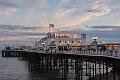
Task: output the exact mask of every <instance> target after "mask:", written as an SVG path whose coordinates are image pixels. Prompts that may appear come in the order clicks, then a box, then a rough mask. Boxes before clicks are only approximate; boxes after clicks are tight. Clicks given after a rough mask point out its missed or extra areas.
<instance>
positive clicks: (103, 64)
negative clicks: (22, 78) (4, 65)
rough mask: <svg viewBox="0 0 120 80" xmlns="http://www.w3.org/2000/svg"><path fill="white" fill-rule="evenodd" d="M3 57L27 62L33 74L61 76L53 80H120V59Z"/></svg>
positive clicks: (21, 53)
mask: <svg viewBox="0 0 120 80" xmlns="http://www.w3.org/2000/svg"><path fill="white" fill-rule="evenodd" d="M2 57H20V58H22V59H24V60H26V61H27V62H28V68H29V71H30V72H31V73H34V72H40V73H44V72H47V73H51V74H49V76H52V75H56V74H58V75H59V76H61V77H57V76H56V77H54V78H53V80H54V79H55V80H67V79H68V78H70V79H72V80H73V79H75V80H120V59H116V58H112V57H104V56H89V55H75V54H61V53H57V54H54V53H51V54H47V53H37V52H26V51H2ZM52 73H55V74H52Z"/></svg>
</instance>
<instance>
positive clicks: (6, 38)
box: [0, 36, 45, 41]
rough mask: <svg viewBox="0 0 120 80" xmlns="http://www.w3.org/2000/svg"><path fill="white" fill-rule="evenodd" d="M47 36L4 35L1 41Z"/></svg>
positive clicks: (0, 38)
mask: <svg viewBox="0 0 120 80" xmlns="http://www.w3.org/2000/svg"><path fill="white" fill-rule="evenodd" d="M43 37H45V36H2V37H0V41H5V40H24V39H28V38H40V39H41V38H43Z"/></svg>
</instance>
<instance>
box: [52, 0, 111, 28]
mask: <svg viewBox="0 0 120 80" xmlns="http://www.w3.org/2000/svg"><path fill="white" fill-rule="evenodd" d="M78 10H80V8H78V7H73V8H72V7H71V8H67V9H65V7H61V9H59V10H58V11H57V12H56V13H55V14H54V18H56V19H57V20H58V24H59V25H61V26H67V27H68V26H69V27H71V28H74V27H76V26H79V25H80V24H82V23H84V22H86V21H88V20H92V19H93V18H94V17H100V16H103V15H106V14H109V13H110V12H111V11H112V9H111V8H110V7H109V6H107V4H105V2H104V1H98V2H91V3H88V9H87V10H86V9H83V10H86V11H85V12H84V13H82V14H81V13H77V12H78ZM74 15H77V16H76V17H71V16H74ZM59 19H61V20H63V21H60V20H59Z"/></svg>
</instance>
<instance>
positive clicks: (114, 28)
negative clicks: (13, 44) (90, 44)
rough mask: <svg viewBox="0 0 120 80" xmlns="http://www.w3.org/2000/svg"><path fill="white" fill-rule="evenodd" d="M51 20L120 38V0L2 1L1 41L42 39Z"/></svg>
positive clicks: (64, 26) (58, 27) (58, 25)
mask: <svg viewBox="0 0 120 80" xmlns="http://www.w3.org/2000/svg"><path fill="white" fill-rule="evenodd" d="M49 23H54V24H55V29H52V31H58V30H64V31H74V32H76V33H83V32H84V33H87V34H88V37H89V38H90V37H91V36H94V35H97V36H98V37H100V38H101V39H104V40H116V41H119V40H120V35H119V34H120V0H0V41H3V40H28V39H39V38H42V37H44V36H45V34H46V32H48V24H49ZM8 25H10V26H8ZM85 25H88V26H89V27H86V26H85Z"/></svg>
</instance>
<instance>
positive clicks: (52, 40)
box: [35, 32, 86, 51]
mask: <svg viewBox="0 0 120 80" xmlns="http://www.w3.org/2000/svg"><path fill="white" fill-rule="evenodd" d="M82 44H86V34H81V36H78V34H75V33H66V32H49V33H47V36H46V37H44V38H42V39H41V40H39V41H37V42H35V47H36V49H37V50H48V49H51V48H52V49H53V48H55V49H57V50H66V51H67V50H70V49H79V47H80V45H82Z"/></svg>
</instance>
